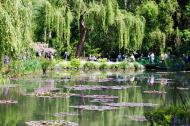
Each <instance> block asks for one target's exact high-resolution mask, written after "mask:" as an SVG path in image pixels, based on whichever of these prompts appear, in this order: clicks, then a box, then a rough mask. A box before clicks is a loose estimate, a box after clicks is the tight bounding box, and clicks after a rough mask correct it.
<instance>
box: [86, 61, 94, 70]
mask: <svg viewBox="0 0 190 126" xmlns="http://www.w3.org/2000/svg"><path fill="white" fill-rule="evenodd" d="M83 68H84V69H88V70H92V69H97V68H98V66H97V65H96V64H95V63H93V62H86V63H85V64H84V65H83Z"/></svg>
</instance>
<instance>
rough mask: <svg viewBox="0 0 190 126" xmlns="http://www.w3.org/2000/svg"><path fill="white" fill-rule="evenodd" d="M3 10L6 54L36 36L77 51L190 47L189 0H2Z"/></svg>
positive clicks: (14, 54) (0, 29)
mask: <svg viewBox="0 0 190 126" xmlns="http://www.w3.org/2000/svg"><path fill="white" fill-rule="evenodd" d="M0 10H1V11H0V50H1V52H0V58H1V59H3V57H4V55H5V54H7V55H9V56H10V57H11V58H15V59H18V58H22V55H23V54H26V53H27V54H30V53H31V47H32V44H33V43H34V42H45V43H48V44H49V45H50V46H51V47H53V48H56V49H57V50H58V52H57V53H58V55H59V54H61V52H64V51H67V52H68V53H69V54H70V55H72V56H76V57H80V56H88V55H90V54H92V55H97V56H100V55H102V56H104V57H105V56H107V57H108V55H109V56H111V57H115V56H116V55H117V54H118V53H119V52H121V53H131V52H135V51H138V52H141V53H144V54H147V53H148V52H149V51H154V52H156V54H160V53H161V52H165V51H170V52H171V53H174V54H176V55H178V54H182V53H184V54H188V53H190V52H189V49H190V29H189V26H190V2H189V1H188V0H135V1H128V0H14V1H12V0H1V1H0ZM24 52H26V53H24Z"/></svg>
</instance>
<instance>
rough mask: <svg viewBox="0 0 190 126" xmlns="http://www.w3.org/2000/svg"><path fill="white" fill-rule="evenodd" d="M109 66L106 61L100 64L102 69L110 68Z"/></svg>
mask: <svg viewBox="0 0 190 126" xmlns="http://www.w3.org/2000/svg"><path fill="white" fill-rule="evenodd" d="M108 68H109V66H108V65H107V64H106V63H101V64H100V66H99V69H100V70H103V69H108Z"/></svg>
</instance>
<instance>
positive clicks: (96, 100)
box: [90, 99, 113, 103]
mask: <svg viewBox="0 0 190 126" xmlns="http://www.w3.org/2000/svg"><path fill="white" fill-rule="evenodd" d="M90 102H99V103H108V102H113V99H93V100H92V101H90Z"/></svg>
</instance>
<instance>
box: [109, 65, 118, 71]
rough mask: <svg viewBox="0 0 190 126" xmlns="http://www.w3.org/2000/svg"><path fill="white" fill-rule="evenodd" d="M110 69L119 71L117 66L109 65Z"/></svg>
mask: <svg viewBox="0 0 190 126" xmlns="http://www.w3.org/2000/svg"><path fill="white" fill-rule="evenodd" d="M110 69H113V70H118V69H119V64H111V66H110Z"/></svg>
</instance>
